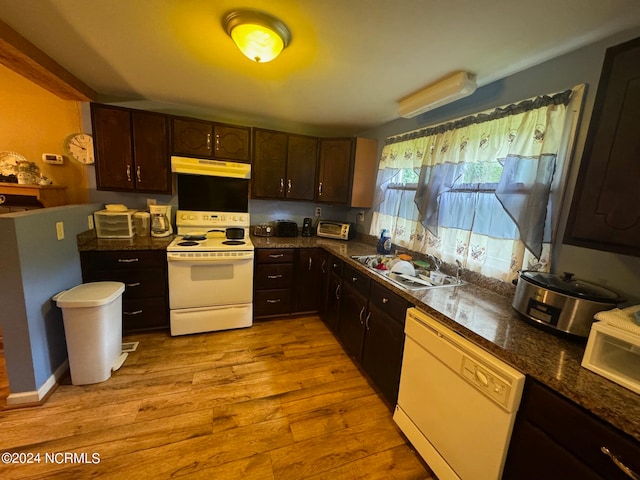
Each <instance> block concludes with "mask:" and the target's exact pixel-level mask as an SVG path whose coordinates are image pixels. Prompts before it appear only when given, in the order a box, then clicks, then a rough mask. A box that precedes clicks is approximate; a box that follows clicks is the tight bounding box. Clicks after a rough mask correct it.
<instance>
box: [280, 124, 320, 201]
mask: <svg viewBox="0 0 640 480" xmlns="http://www.w3.org/2000/svg"><path fill="white" fill-rule="evenodd" d="M287 151H288V153H287V180H286V197H287V198H290V199H292V200H309V201H313V199H314V194H315V185H316V182H315V179H316V164H317V159H318V139H317V138H315V137H306V136H301V135H289V145H288V149H287Z"/></svg>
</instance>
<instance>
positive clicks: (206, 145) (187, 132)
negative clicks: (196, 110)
mask: <svg viewBox="0 0 640 480" xmlns="http://www.w3.org/2000/svg"><path fill="white" fill-rule="evenodd" d="M171 127H172V133H173V148H172V152H173V153H175V154H177V155H194V156H196V157H211V155H212V153H213V124H212V123H211V122H205V121H200V120H192V119H185V118H173V119H172V126H171Z"/></svg>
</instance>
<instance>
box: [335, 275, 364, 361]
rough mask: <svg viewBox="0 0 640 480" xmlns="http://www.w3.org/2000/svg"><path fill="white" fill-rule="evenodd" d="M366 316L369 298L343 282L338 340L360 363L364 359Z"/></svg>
mask: <svg viewBox="0 0 640 480" xmlns="http://www.w3.org/2000/svg"><path fill="white" fill-rule="evenodd" d="M366 315H367V297H365V296H364V295H362V294H361V293H360V292H358V290H356V289H355V288H353V287H352V286H351V285H349V284H348V283H347V282H345V281H343V283H342V295H341V297H340V310H339V314H338V338H339V339H340V341H341V342H342V345H343V346H344V349H345V350H346V352H347V353H348V354H349V355H350V356H352V357H353V358H355V359H356V360H357V361H358V362H360V359H361V358H362V346H363V344H364V321H365V317H366Z"/></svg>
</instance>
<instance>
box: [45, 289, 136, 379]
mask: <svg viewBox="0 0 640 480" xmlns="http://www.w3.org/2000/svg"><path fill="white" fill-rule="evenodd" d="M122 292H124V283H122V282H92V283H83V284H82V285H78V286H77V287H74V288H72V289H70V290H65V291H64V292H61V293H59V294H57V295H56V296H55V297H53V299H54V300H55V301H56V305H57V306H58V307H60V308H61V309H62V317H63V319H64V332H65V337H66V340H67V353H68V355H69V368H70V370H71V383H73V384H74V385H86V384H89V383H98V382H104V381H105V380H108V379H109V378H110V377H111V370H112V368H113V367H114V366H116V365H117V367H119V366H120V365H122V362H123V361H124V360H123V359H121V358H120V357H121V355H122ZM124 355H126V354H124ZM117 367H115V368H116V369H117Z"/></svg>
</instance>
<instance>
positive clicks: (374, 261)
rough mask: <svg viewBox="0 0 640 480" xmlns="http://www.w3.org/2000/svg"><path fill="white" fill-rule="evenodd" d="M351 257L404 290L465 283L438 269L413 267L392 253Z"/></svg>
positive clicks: (427, 288) (454, 285)
mask: <svg viewBox="0 0 640 480" xmlns="http://www.w3.org/2000/svg"><path fill="white" fill-rule="evenodd" d="M351 258H352V259H353V260H355V261H357V262H358V263H360V264H362V265H364V266H365V267H367V268H368V269H369V271H371V272H372V273H374V274H375V275H377V276H378V277H381V278H382V279H384V280H386V281H388V282H390V283H393V284H395V285H396V286H398V287H400V288H402V289H405V290H410V291H416V290H429V289H432V288H443V287H459V286H462V285H465V284H466V283H467V282H465V281H463V280H458V279H457V278H456V277H454V276H452V275H446V274H444V273H442V272H439V271H431V272H429V271H427V270H424V269H421V268H415V267H414V266H413V265H412V264H411V263H410V262H406V261H402V262H401V260H400V259H399V258H398V257H396V256H394V255H354V256H352V257H351ZM394 267H395V268H394ZM400 267H402V268H400Z"/></svg>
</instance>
